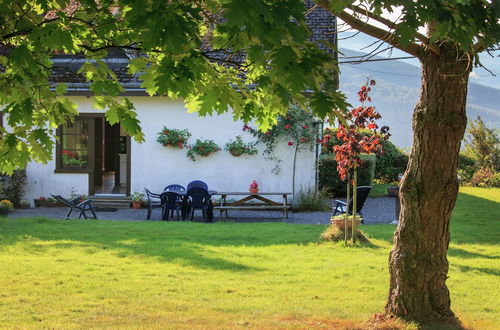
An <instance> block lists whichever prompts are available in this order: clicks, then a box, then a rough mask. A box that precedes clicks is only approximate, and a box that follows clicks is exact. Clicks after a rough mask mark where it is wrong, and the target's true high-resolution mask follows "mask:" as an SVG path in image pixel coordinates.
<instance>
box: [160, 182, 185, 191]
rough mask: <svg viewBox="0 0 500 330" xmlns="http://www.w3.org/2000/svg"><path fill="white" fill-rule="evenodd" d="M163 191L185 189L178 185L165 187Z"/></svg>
mask: <svg viewBox="0 0 500 330" xmlns="http://www.w3.org/2000/svg"><path fill="white" fill-rule="evenodd" d="M163 191H186V188H184V187H183V186H181V185H180V184H169V185H168V186H166V187H165V189H163Z"/></svg>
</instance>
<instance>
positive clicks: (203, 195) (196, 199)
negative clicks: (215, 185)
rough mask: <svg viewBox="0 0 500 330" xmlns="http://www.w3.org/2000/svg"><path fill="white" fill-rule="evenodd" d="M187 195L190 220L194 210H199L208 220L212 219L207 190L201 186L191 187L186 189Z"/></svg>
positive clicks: (210, 203)
mask: <svg viewBox="0 0 500 330" xmlns="http://www.w3.org/2000/svg"><path fill="white" fill-rule="evenodd" d="M187 197H188V198H189V210H190V213H191V221H192V220H193V216H194V211H195V210H201V213H202V215H203V217H204V218H205V219H207V220H209V221H211V220H212V219H213V214H212V202H211V200H210V194H209V193H208V190H206V189H205V188H202V187H193V188H191V189H188V191H187Z"/></svg>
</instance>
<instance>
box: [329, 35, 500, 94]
mask: <svg viewBox="0 0 500 330" xmlns="http://www.w3.org/2000/svg"><path fill="white" fill-rule="evenodd" d="M353 35H355V36H353ZM338 38H339V45H338V46H339V48H347V49H352V50H356V51H360V52H364V53H369V52H371V51H372V50H373V49H374V47H376V46H372V47H369V48H365V47H367V46H369V45H371V44H373V43H374V42H376V41H377V39H375V38H373V37H371V36H369V35H367V34H364V33H361V32H359V33H357V34H356V33H355V32H353V31H352V30H351V31H346V32H340V33H339V35H338ZM387 46H388V45H387V44H385V47H381V48H380V49H383V48H386V47H387ZM340 56H341V55H340ZM378 56H380V57H386V58H387V57H392V58H394V57H406V56H409V55H408V54H407V53H405V52H402V51H400V50H398V49H396V48H393V49H392V54H389V52H385V53H381V54H379V55H378ZM339 61H341V59H339ZM402 61H404V62H407V63H409V64H413V65H416V66H420V64H419V61H418V60H417V59H405V60H402ZM480 61H481V63H482V64H483V65H484V66H485V67H487V68H488V69H489V70H490V71H491V72H493V73H494V74H496V76H493V75H492V74H491V73H489V72H488V71H486V70H485V69H483V68H480V67H478V68H474V69H473V71H472V73H471V74H470V80H469V81H470V82H473V83H477V84H482V85H486V86H489V87H493V88H498V89H500V52H498V51H497V52H495V57H491V56H490V55H488V54H487V53H486V52H483V53H481V54H480Z"/></svg>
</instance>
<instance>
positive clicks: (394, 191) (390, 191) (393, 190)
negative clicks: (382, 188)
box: [387, 186, 399, 197]
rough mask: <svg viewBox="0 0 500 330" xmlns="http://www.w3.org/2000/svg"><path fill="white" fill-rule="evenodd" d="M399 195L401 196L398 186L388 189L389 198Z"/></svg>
mask: <svg viewBox="0 0 500 330" xmlns="http://www.w3.org/2000/svg"><path fill="white" fill-rule="evenodd" d="M398 194H399V187H398V186H391V187H387V197H398Z"/></svg>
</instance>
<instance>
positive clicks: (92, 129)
mask: <svg viewBox="0 0 500 330" xmlns="http://www.w3.org/2000/svg"><path fill="white" fill-rule="evenodd" d="M78 116H80V117H87V118H103V120H106V118H105V115H104V113H95V112H84V113H79V114H78ZM89 135H90V136H89V148H90V155H89V160H90V161H91V163H90V164H92V167H91V168H90V169H89V196H91V195H94V194H95V172H96V171H95V165H94V163H95V151H96V148H95V146H96V142H97V141H95V120H93V121H92V125H91V127H90V128H89ZM102 136H103V138H104V134H102ZM126 141H127V189H126V191H125V195H126V196H130V183H131V181H132V180H131V177H130V175H131V173H132V171H131V169H130V167H131V164H132V161H131V159H132V157H131V150H132V148H131V145H130V144H131V142H132V139H131V138H130V136H129V135H127V139H126Z"/></svg>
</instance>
